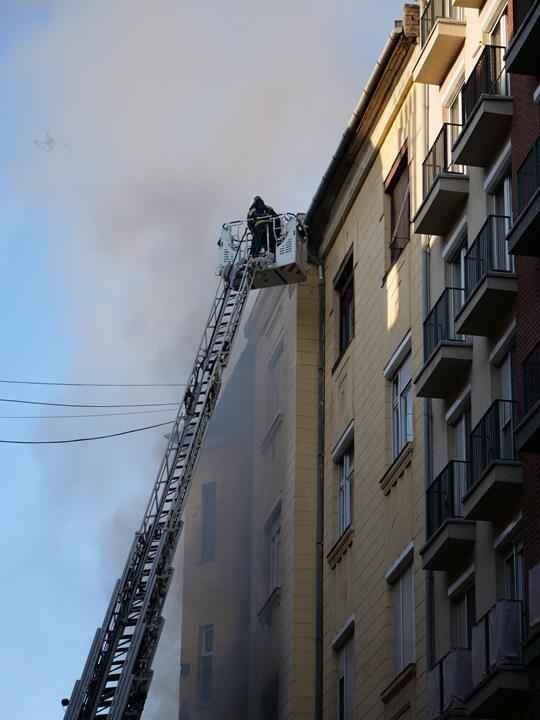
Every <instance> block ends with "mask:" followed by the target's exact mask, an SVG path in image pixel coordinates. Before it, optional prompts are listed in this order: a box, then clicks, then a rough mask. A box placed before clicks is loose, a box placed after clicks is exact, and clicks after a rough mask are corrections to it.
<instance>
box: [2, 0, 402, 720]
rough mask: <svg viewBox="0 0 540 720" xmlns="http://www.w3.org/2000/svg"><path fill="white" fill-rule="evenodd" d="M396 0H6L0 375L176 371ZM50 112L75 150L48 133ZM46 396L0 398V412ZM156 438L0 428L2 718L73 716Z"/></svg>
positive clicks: (337, 116) (113, 395)
mask: <svg viewBox="0 0 540 720" xmlns="http://www.w3.org/2000/svg"><path fill="white" fill-rule="evenodd" d="M156 5H159V12H157V11H156ZM401 7H402V3H401V2H397V1H394V0H392V2H387V3H384V5H383V4H380V5H379V7H378V8H377V10H373V4H372V3H368V2H367V1H364V0H354V1H353V0H342V1H341V2H337V3H335V4H332V6H331V7H330V4H329V3H325V2H322V1H321V2H319V1H318V0H310V1H309V2H308V0H296V1H295V2H292V3H291V2H285V1H284V0H276V1H275V2H274V3H272V4H270V3H267V4H263V3H259V4H257V3H253V2H248V1H247V0H236V2H232V3H222V2H217V0H214V1H213V2H207V3H205V4H204V7H198V8H196V9H195V5H194V4H193V3H188V2H179V1H178V0H160V3H158V4H156V3H155V2H150V0H131V1H130V2H128V0H117V2H116V3H113V4H111V3H110V2H105V0H96V2H92V3H74V2H68V0H57V1H55V2H52V1H51V2H47V1H46V0H42V1H40V2H38V1H37V0H7V1H4V2H3V3H2V4H1V6H0V93H1V98H2V110H1V113H0V137H2V139H3V142H2V143H0V168H1V170H0V273H1V279H2V282H1V285H0V288H1V293H2V307H3V308H4V314H3V331H4V332H3V337H4V342H3V344H2V352H1V353H0V379H20V380H51V381H55V380H56V381H65V382H126V383H127V382H141V383H144V382H182V380H183V379H184V378H185V376H186V374H187V372H188V369H189V366H190V363H191V356H192V353H193V351H194V349H195V346H196V344H197V342H198V339H199V335H200V332H201V330H202V323H203V320H204V318H205V317H206V314H207V309H208V305H209V302H210V299H211V294H212V292H213V286H214V283H215V278H214V275H213V272H214V267H215V264H216V258H215V253H214V251H215V240H216V236H217V232H218V228H219V226H220V224H221V223H222V222H224V221H225V220H227V219H230V218H235V217H241V216H242V215H243V214H244V213H245V211H246V209H247V207H248V205H249V203H250V201H251V198H252V196H253V195H254V194H262V195H263V196H265V197H268V198H269V199H270V201H271V202H272V204H273V206H274V207H276V208H278V209H281V210H302V209H306V207H307V205H308V204H309V201H310V199H311V197H312V195H313V194H314V192H315V189H316V187H317V185H318V183H319V181H320V178H321V175H322V173H323V171H324V170H325V168H326V166H327V165H328V162H329V160H330V157H331V155H332V153H333V151H334V150H335V147H336V146H337V144H338V142H339V139H340V137H341V133H342V132H343V129H344V127H345V125H346V123H347V121H348V120H349V117H350V115H351V112H352V110H353V108H354V106H355V105H356V102H357V100H358V98H359V96H360V93H361V91H362V88H363V86H364V84H365V82H366V80H367V78H368V75H369V73H370V72H371V69H372V67H373V65H374V62H375V60H376V59H377V57H378V55H379V53H380V51H381V49H382V47H383V46H384V43H385V41H386V37H387V35H388V33H389V32H390V31H391V29H392V28H393V20H394V19H395V18H398V17H399V16H400V13H401ZM368 13H369V16H368V15H367V14H368ZM366 17H369V22H366ZM258 28H264V33H265V41H264V43H263V44H262V45H261V43H260V32H259V31H258V30H257V29H258ZM47 131H49V132H51V134H52V135H53V136H54V137H55V138H56V139H57V140H59V141H62V142H65V143H67V144H68V145H69V147H67V148H66V147H62V146H60V147H58V148H57V149H56V150H55V151H54V152H50V153H47V152H44V151H43V150H40V149H39V148H37V147H36V146H35V145H34V143H33V140H34V139H35V138H42V137H44V135H45V133H46V132H47ZM0 397H2V398H18V399H23V398H26V399H30V400H43V401H47V402H92V403H125V402H158V401H168V400H176V399H177V397H178V390H174V389H161V388H154V389H144V388H140V389H136V388H125V389H121V388H102V389H100V388H80V389H78V388H52V387H36V386H33V387H32V386H27V387H26V386H18V385H17V386H10V385H4V384H0ZM46 410H47V409H44V408H41V409H40V408H39V407H37V406H15V405H12V404H8V403H0V415H15V414H21V415H26V414H33V413H34V414H41V415H43V414H51V413H50V409H49V411H47V412H46ZM52 410H53V412H54V408H53V409H52ZM169 417H170V414H169V413H167V412H165V413H163V415H157V414H156V415H141V416H140V417H139V416H133V417H130V416H127V417H116V418H109V419H107V418H103V419H91V418H86V419H80V418H79V419H71V420H60V419H56V420H55V419H27V420H24V419H21V420H12V419H0V439H1V438H4V439H5V438H8V439H9V438H11V439H56V438H60V437H76V436H80V435H86V434H100V433H103V432H115V431H119V430H123V429H127V428H130V427H136V426H139V425H146V424H150V421H151V422H152V423H153V422H158V421H160V420H163V421H164V420H167V419H168V418H169ZM149 419H150V421H149ZM162 435H163V432H162V431H161V430H160V429H158V430H153V431H149V432H147V433H141V434H138V435H132V436H127V437H125V438H122V439H111V440H105V441H103V442H101V443H87V444H79V445H69V446H62V445H58V446H35V447H32V446H17V445H4V444H0V467H1V468H2V499H3V510H4V513H3V514H4V518H3V523H2V538H1V539H2V544H3V547H4V549H5V551H7V552H5V557H6V562H7V572H5V574H4V585H3V592H2V594H1V598H0V603H1V607H0V616H1V617H2V618H3V627H2V639H3V642H2V649H1V650H0V694H1V695H2V697H3V704H2V716H3V718H4V720H28V718H34V717H35V718H38V717H39V719H40V720H53V718H58V717H59V716H60V715H61V713H62V711H61V707H60V699H61V698H62V697H64V696H65V695H69V693H70V691H71V688H72V685H73V682H74V680H75V679H76V678H77V677H78V676H79V674H80V672H81V670H82V666H83V664H84V661H85V658H86V654H87V652H88V650H89V646H90V641H91V638H92V636H93V633H94V631H95V628H96V627H97V626H98V624H99V622H100V621H101V618H102V615H103V612H104V610H105V606H106V604H107V601H108V597H109V593H110V591H111V588H112V585H113V582H114V580H115V578H116V577H117V576H118V575H119V574H120V572H121V569H122V566H123V562H124V557H125V555H126V553H127V550H128V547H129V544H130V542H131V538H132V533H133V532H134V530H135V529H136V527H137V525H138V522H139V516H140V514H141V512H142V509H143V505H144V502H145V500H146V495H147V493H148V492H149V488H150V486H151V484H152V482H153V478H154V473H155V470H156V469H157V464H158V462H159V458H160V454H161V452H162V450H163V444H164V440H163V437H162ZM176 587H177V589H178V586H176ZM171 602H173V601H171ZM169 612H170V614H171V617H170V618H169V621H168V625H167V631H166V634H165V638H164V640H163V642H162V644H163V645H164V647H165V648H166V646H167V642H168V640H167V637H168V638H170V639H171V640H170V643H169V646H168V647H169V650H168V655H163V657H166V658H168V659H167V660H166V661H164V662H163V663H162V665H164V666H167V667H169V666H172V667H173V669H174V671H175V672H176V669H175V668H174V665H173V661H172V660H171V659H170V658H171V657H172V658H174V657H176V656H175V653H176V646H175V644H174V638H176V637H177V635H178V632H179V631H178V628H179V625H178V615H179V612H178V607H177V604H176V605H175V604H174V602H173V605H172V610H170V611H169ZM160 651H161V652H166V650H163V651H162V650H161V649H160ZM173 678H175V676H174V673H173ZM156 680H157V678H156ZM29 683H30V684H29ZM161 686H162V685H160V682H159V680H158V681H157V683H156V687H158V688H159V687H161ZM173 686H174V683H173ZM150 706H151V707H149V710H148V712H147V713H145V717H146V720H152V718H154V717H155V718H157V717H159V718H160V720H161V718H164V717H167V715H166V714H165V713H164V712H163V709H161V710H159V709H156V708H159V707H160V706H159V702H158V700H157V699H156V700H155V701H154V704H153V705H152V703H150Z"/></svg>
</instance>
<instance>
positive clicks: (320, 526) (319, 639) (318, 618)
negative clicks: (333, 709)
mask: <svg viewBox="0 0 540 720" xmlns="http://www.w3.org/2000/svg"><path fill="white" fill-rule="evenodd" d="M310 262H311V263H312V264H313V265H315V266H316V267H317V270H318V275H319V359H318V368H317V380H318V387H317V519H316V546H315V547H316V558H315V720H322V717H323V570H324V557H323V539H324V410H325V407H324V363H325V347H324V342H325V323H324V310H325V302H324V293H325V277H324V266H323V264H322V262H321V260H320V258H319V257H318V256H311V257H310Z"/></svg>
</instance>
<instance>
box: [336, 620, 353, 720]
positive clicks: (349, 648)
mask: <svg viewBox="0 0 540 720" xmlns="http://www.w3.org/2000/svg"><path fill="white" fill-rule="evenodd" d="M354 637H355V636H354V633H353V634H352V635H351V636H350V637H349V638H347V640H346V641H345V642H344V643H343V645H341V647H340V648H339V650H338V673H337V701H338V702H337V717H338V720H354Z"/></svg>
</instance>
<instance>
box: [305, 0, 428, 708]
mask: <svg viewBox="0 0 540 720" xmlns="http://www.w3.org/2000/svg"><path fill="white" fill-rule="evenodd" d="M418 10H419V8H418V6H415V5H412V4H408V5H406V6H405V10H404V17H403V21H402V22H400V23H397V26H396V28H395V29H394V30H393V32H392V33H391V35H390V38H389V40H388V42H387V44H386V46H385V48H384V50H383V53H382V54H381V56H380V58H379V60H378V63H377V65H376V69H375V70H374V72H373V74H372V75H371V77H370V79H369V81H368V84H367V87H366V90H365V91H364V94H363V95H362V97H361V99H360V102H359V103H358V105H357V107H356V109H355V112H354V114H353V117H352V118H351V121H350V122H349V125H348V127H347V130H346V132H345V134H344V138H343V140H342V142H341V144H340V146H339V148H338V150H337V152H336V154H335V156H334V159H333V161H332V163H331V164H330V166H329V168H328V170H327V172H326V174H325V177H324V178H323V181H322V182H321V185H320V187H319V189H318V191H317V194H316V196H315V198H314V200H313V203H312V205H311V207H310V209H309V211H308V215H307V222H308V226H309V231H310V236H309V239H310V243H311V244H312V251H313V253H314V254H317V255H318V257H319V261H320V263H321V264H322V266H323V267H324V274H325V287H326V291H325V309H324V324H325V359H326V360H325V466H324V560H323V563H324V575H323V577H324V583H323V585H324V593H323V597H324V664H323V717H324V718H328V719H329V720H330V719H332V718H335V719H337V718H339V719H340V720H341V719H343V720H352V719H353V718H366V720H375V719H379V718H388V719H390V718H396V719H397V718H401V719H402V720H412V718H424V717H425V678H426V669H427V667H426V629H425V589H424V572H423V570H422V565H421V558H420V554H419V551H420V549H421V547H422V545H423V542H424V471H423V463H424V461H423V457H424V448H423V405H422V402H421V401H418V400H416V399H415V398H414V397H413V386H412V378H413V375H414V373H415V371H416V369H417V368H419V366H420V364H421V359H420V357H421V351H422V316H421V272H422V248H421V245H420V242H419V240H418V239H416V238H414V237H413V236H412V234H411V223H410V216H411V209H412V208H414V207H415V206H416V205H417V204H418V203H419V202H420V199H421V198H420V196H421V186H420V183H419V179H418V178H419V172H418V170H417V166H419V167H421V162H422V159H423V157H422V140H423V131H422V127H423V120H424V117H423V110H422V108H423V105H422V97H423V94H422V93H423V91H422V88H419V86H417V85H415V84H414V81H413V71H414V68H415V64H416V59H417V55H418V52H417V43H418V32H419V23H418Z"/></svg>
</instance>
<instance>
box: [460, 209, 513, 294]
mask: <svg viewBox="0 0 540 720" xmlns="http://www.w3.org/2000/svg"><path fill="white" fill-rule="evenodd" d="M509 225H510V218H509V217H507V216H506V215H489V217H488V218H487V220H486V222H485V223H484V224H483V225H482V228H481V230H480V232H479V233H478V235H477V236H476V238H475V240H474V242H473V244H472V245H471V247H470V248H469V249H468V250H467V254H466V255H465V299H466V300H467V299H468V297H469V296H470V295H471V293H472V292H473V290H474V289H475V288H476V286H477V285H478V284H479V283H480V281H481V280H483V278H484V277H485V276H486V275H487V274H488V273H491V272H513V260H512V258H511V257H510V255H508V252H507V247H506V232H507V230H508V227H509Z"/></svg>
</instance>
